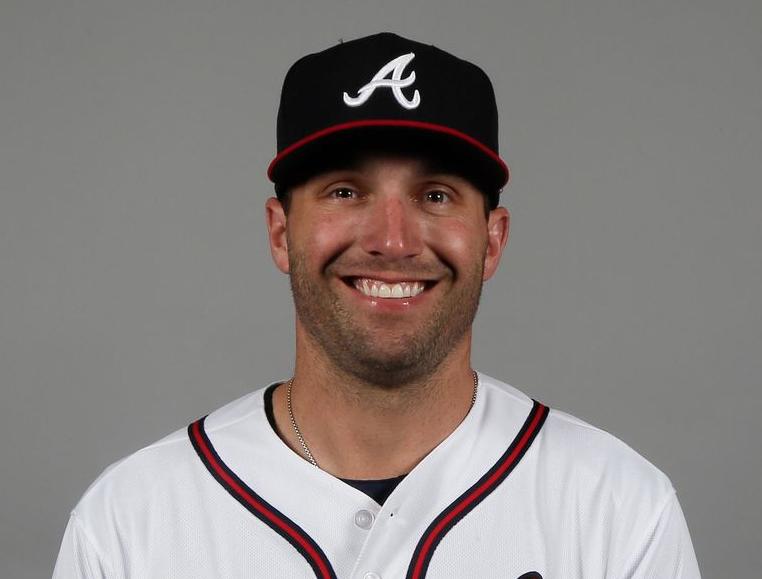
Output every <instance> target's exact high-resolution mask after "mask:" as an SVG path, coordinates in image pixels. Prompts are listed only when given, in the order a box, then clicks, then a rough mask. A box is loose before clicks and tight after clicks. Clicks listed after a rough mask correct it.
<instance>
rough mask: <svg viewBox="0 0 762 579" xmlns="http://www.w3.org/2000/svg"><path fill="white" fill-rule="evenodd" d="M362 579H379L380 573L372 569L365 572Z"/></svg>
mask: <svg viewBox="0 0 762 579" xmlns="http://www.w3.org/2000/svg"><path fill="white" fill-rule="evenodd" d="M363 579H381V575H379V574H378V573H374V572H373V571H371V572H369V573H366V574H365V576H364V577H363Z"/></svg>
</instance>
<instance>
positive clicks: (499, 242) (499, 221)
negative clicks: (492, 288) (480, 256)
mask: <svg viewBox="0 0 762 579" xmlns="http://www.w3.org/2000/svg"><path fill="white" fill-rule="evenodd" d="M510 224H511V214H510V212H509V211H508V209H506V208H505V207H496V208H495V209H493V210H492V211H490V212H489V218H488V219H487V251H486V252H485V254H484V275H483V278H482V279H484V281H487V280H488V279H489V278H491V277H492V276H493V275H494V274H495V272H496V271H497V266H498V265H500V258H501V257H502V255H503V249H505V245H506V244H507V243H508V229H509V227H510Z"/></svg>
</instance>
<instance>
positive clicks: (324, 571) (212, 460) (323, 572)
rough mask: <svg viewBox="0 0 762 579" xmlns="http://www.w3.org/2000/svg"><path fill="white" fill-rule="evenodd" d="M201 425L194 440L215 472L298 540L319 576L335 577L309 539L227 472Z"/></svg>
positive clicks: (193, 427) (194, 429) (193, 428)
mask: <svg viewBox="0 0 762 579" xmlns="http://www.w3.org/2000/svg"><path fill="white" fill-rule="evenodd" d="M202 420H203V419H202ZM200 425H201V420H197V421H196V422H194V423H193V424H192V425H191V432H192V434H193V438H194V440H195V441H196V443H197V444H198V447H199V448H200V450H201V452H202V453H203V454H204V458H206V460H207V465H209V466H210V467H211V468H212V469H214V472H215V473H217V475H218V476H219V477H220V478H221V479H223V480H224V481H225V483H226V484H227V485H228V487H229V488H230V489H231V490H233V491H234V492H235V493H236V494H237V495H238V496H239V497H241V498H242V499H244V500H245V501H246V503H248V504H249V505H251V507H252V508H254V509H255V510H256V511H257V512H258V513H260V514H261V515H262V516H263V517H265V518H266V519H267V520H268V521H270V522H272V523H273V524H274V525H275V526H277V527H278V528H279V529H281V530H282V531H283V532H284V533H286V534H287V535H288V536H289V537H291V538H292V539H293V540H294V541H296V542H297V543H298V544H299V545H300V546H301V548H302V549H304V551H306V552H307V553H308V554H309V556H310V557H311V558H312V560H313V561H314V563H315V564H316V565H317V567H318V569H319V570H320V576H319V577H321V579H332V578H333V577H335V576H334V575H333V573H331V571H330V569H329V567H328V565H326V562H325V561H324V560H323V557H322V556H321V554H320V553H318V552H317V551H315V549H314V548H313V546H312V545H311V544H310V542H309V541H307V540H306V539H305V538H304V537H303V536H302V535H301V534H300V533H299V532H298V531H297V530H296V529H294V528H293V527H292V526H291V525H289V524H288V523H287V522H286V521H285V520H283V519H282V518H281V517H279V516H278V515H276V514H275V513H273V512H272V511H271V510H269V509H268V508H267V507H266V506H265V505H263V504H262V503H261V502H259V501H258V500H257V499H256V498H254V497H253V496H252V495H251V493H249V492H248V491H247V490H246V489H244V488H243V487H241V485H239V484H238V483H237V482H236V481H235V480H234V479H233V478H232V477H231V476H230V475H229V474H228V473H227V470H226V469H225V468H223V467H222V466H221V465H220V463H219V461H218V460H217V458H216V457H215V456H214V454H213V453H212V452H211V451H210V450H209V447H208V446H207V444H206V441H205V440H204V437H203V436H201V426H200Z"/></svg>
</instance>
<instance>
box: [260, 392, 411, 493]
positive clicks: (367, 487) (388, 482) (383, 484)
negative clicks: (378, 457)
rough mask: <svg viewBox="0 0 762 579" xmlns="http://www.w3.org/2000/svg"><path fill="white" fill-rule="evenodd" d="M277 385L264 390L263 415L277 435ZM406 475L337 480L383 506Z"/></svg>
mask: <svg viewBox="0 0 762 579" xmlns="http://www.w3.org/2000/svg"><path fill="white" fill-rule="evenodd" d="M277 386H278V385H277V384H273V385H272V386H270V387H269V388H268V389H267V390H265V414H266V415H267V421H268V422H269V423H270V427H271V428H272V429H273V431H274V432H275V433H276V434H278V429H277V428H276V426H275V415H274V414H273V392H274V391H275V388H277ZM405 476H406V475H404V474H403V475H401V476H396V477H394V478H385V479H380V480H353V479H347V478H342V479H339V480H341V481H342V482H344V483H346V484H348V485H350V486H353V487H354V488H356V489H357V490H358V491H361V492H363V493H365V494H366V495H368V496H369V497H370V498H372V499H373V500H374V501H376V502H377V503H378V504H379V505H383V504H384V501H386V499H387V498H388V497H389V495H390V494H392V491H393V490H394V489H395V488H397V485H398V484H400V483H401V482H402V479H404V478H405Z"/></svg>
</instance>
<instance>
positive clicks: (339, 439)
mask: <svg viewBox="0 0 762 579" xmlns="http://www.w3.org/2000/svg"><path fill="white" fill-rule="evenodd" d="M300 334H302V335H300ZM470 344H471V335H470V332H469V333H468V334H467V335H465V336H464V338H463V340H461V342H460V343H459V344H458V345H457V346H456V347H455V348H454V349H453V351H452V352H450V353H449V354H448V356H447V358H446V360H445V361H444V362H443V363H442V364H440V365H439V366H438V367H437V368H436V369H435V371H434V372H433V373H431V374H429V375H426V376H421V377H418V378H417V379H413V380H409V381H407V382H405V383H401V384H399V385H397V386H396V387H393V388H389V387H379V386H378V385H375V384H372V383H368V382H366V381H363V380H362V379H361V378H360V377H358V376H356V375H352V374H348V373H347V372H345V371H342V370H341V369H339V368H336V367H335V366H334V365H332V364H331V363H330V361H329V360H328V359H327V358H326V357H325V356H324V355H321V354H322V353H321V352H320V351H319V349H317V348H316V347H315V344H313V343H311V341H310V340H309V339H308V337H307V336H304V335H303V333H301V332H299V330H297V356H296V367H295V372H294V380H293V387H292V410H293V414H294V418H295V420H296V422H297V424H298V427H299V430H300V431H301V433H302V436H303V437H304V440H305V441H306V443H307V445H308V446H309V449H310V451H311V452H312V454H313V455H314V457H315V460H316V461H317V463H318V465H319V466H320V468H321V469H323V470H325V471H326V472H329V473H330V474H332V475H334V476H337V477H340V478H350V479H381V478H390V477H394V476H399V475H401V474H406V473H408V472H410V470H412V469H413V468H414V467H415V465H417V464H418V463H419V462H420V461H421V460H422V459H423V458H424V457H425V456H426V455H427V454H428V453H429V452H431V450H433V449H434V448H435V447H436V446H437V445H438V444H439V443H440V442H442V441H443V440H444V439H445V438H447V436H449V435H450V434H451V433H452V432H453V431H454V430H455V428H457V426H458V425H459V424H460V423H461V422H462V421H463V419H464V418H465V416H466V415H467V414H468V411H469V409H470V407H471V401H472V396H473V390H474V383H473V374H472V371H471V366H470ZM273 410H274V414H275V420H276V424H277V426H278V430H279V433H280V435H281V438H283V440H284V442H286V444H288V445H289V446H290V447H291V448H292V450H294V452H297V453H298V454H299V455H300V456H302V457H304V450H303V449H302V446H301V443H300V442H299V440H298V438H297V435H296V432H295V431H294V429H293V427H292V424H291V419H290V416H289V413H288V408H287V402H286V385H285V384H284V385H281V386H280V387H278V388H277V390H276V391H275V393H274V396H273Z"/></svg>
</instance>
